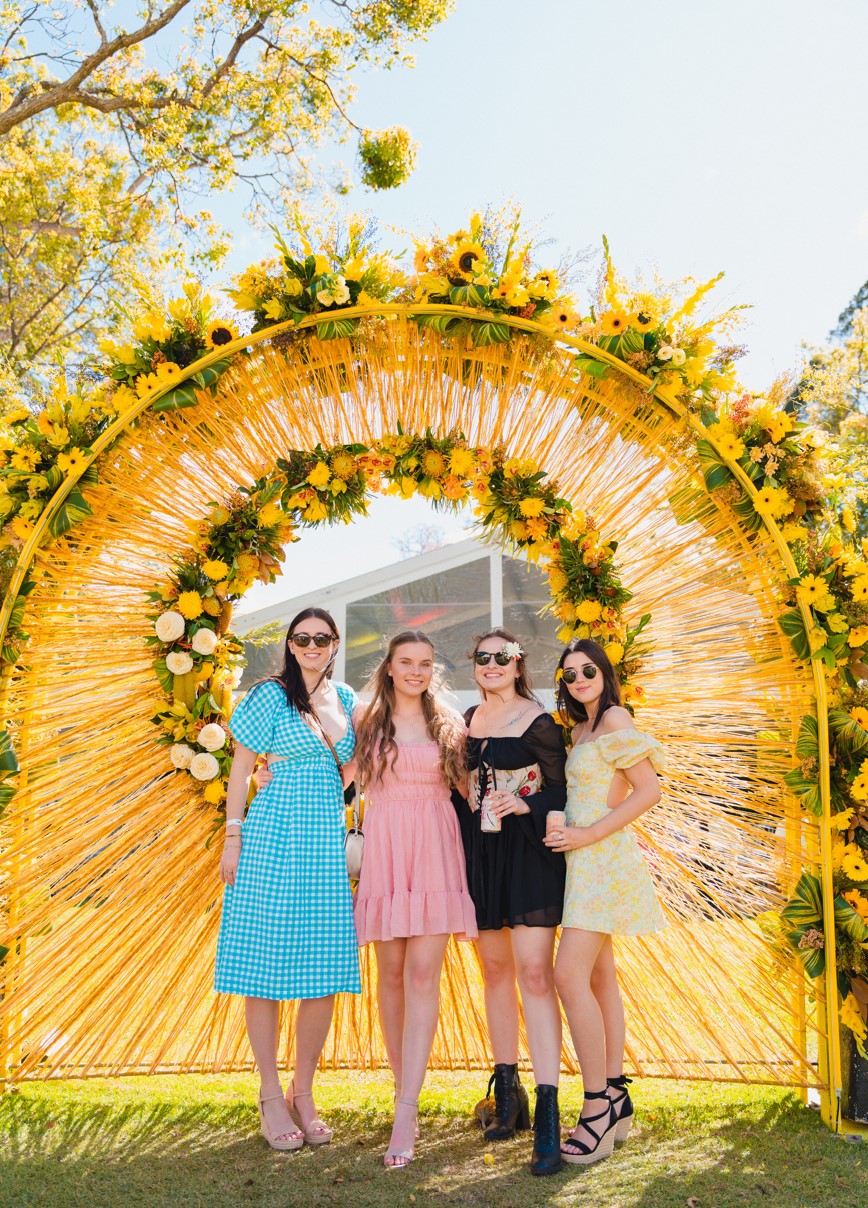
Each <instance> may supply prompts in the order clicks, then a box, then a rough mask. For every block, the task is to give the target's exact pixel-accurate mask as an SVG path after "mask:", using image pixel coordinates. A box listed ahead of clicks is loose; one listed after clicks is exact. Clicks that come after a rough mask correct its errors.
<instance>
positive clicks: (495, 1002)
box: [462, 628, 566, 1174]
mask: <svg viewBox="0 0 868 1208" xmlns="http://www.w3.org/2000/svg"><path fill="white" fill-rule="evenodd" d="M472 657H473V663H474V675H475V678H476V682H477V685H478V686H479V689H480V692H481V694H482V704H480V705H477V706H474V708H472V709H469V710H468V711H467V713H466V714H465V718H464V720H465V723H466V725H467V730H468V743H467V757H468V772H469V785H470V787H469V804H470V812H468V811H463V819H462V838H463V840H464V851H465V856H466V859H467V880H468V884H469V888H470V896H471V897H472V899H473V903H474V906H475V907H476V922H477V925H478V927H479V940H478V951H479V957H480V962H481V964H482V973H483V978H484V981H485V1012H486V1018H487V1020H488V1033H489V1036H490V1038H491V1046H492V1049H493V1051H494V1062H495V1066H494V1076H493V1079H492V1081H493V1084H494V1101H495V1112H494V1118H493V1119H492V1121H491V1123H490V1124H489V1125H488V1127H487V1128H486V1130H485V1137H486V1139H487V1140H491V1141H496V1140H501V1139H503V1138H506V1137H511V1136H512V1135H513V1134H514V1132H515V1130H516V1128H517V1127H519V1128H527V1127H528V1126H529V1123H530V1119H529V1110H528V1098H527V1092H526V1091H525V1089H524V1087H522V1085H521V1083H520V1082H519V1078H518V993H517V990H516V982H517V983H518V988H519V989H520V991H521V1001H522V1006H523V1007H524V1018H525V1024H526V1027H527V1036H528V1045H529V1047H530V1057H531V1062H532V1065H533V1072H534V1079H535V1082H536V1110H535V1113H534V1152H533V1160H532V1162H531V1170H532V1171H533V1173H534V1174H553V1173H554V1172H555V1171H557V1170H559V1169H560V1165H561V1159H560V1140H559V1131H558V1130H559V1117H558V1092H557V1087H558V1075H559V1072H560V1065H561V1014H560V1006H559V1004H558V999H557V994H556V992H555V984H554V973H553V964H554V943H555V932H556V929H557V927H558V924H559V923H560V921H561V912H562V910H563V903H564V882H565V878H566V864H565V861H564V858H563V857H562V856H561V855H560V854H559V853H557V852H553V851H550V850H549V848H547V847H546V846H545V845H544V844H543V838H544V837H545V832H546V815H547V813H548V811H549V810H562V809H563V808H564V804H565V802H566V774H565V770H564V765H565V761H566V751H565V748H564V741H563V737H562V734H561V731H560V728H559V727H558V726H557V724H556V723H555V721H554V720H553V718H552V717H551V716H550V715H549V714H548V713H546V712H545V710H544V709H543V707H542V705H541V704H540V703H539V701H538V700H537V699H536V697H535V696H534V695H533V692H532V691H531V686H530V680H529V677H528V673H527V668H526V666H525V661H524V657H523V651H522V648H521V644H520V643H519V642H518V640H517V639H516V638H515V637H514V635H513V634H511V633H509V631H508V630H506V629H501V628H495V629H490V630H489V631H488V632H487V633H484V634H482V636H481V637H479V638H477V640H476V644H475V646H474V649H473V656H472Z"/></svg>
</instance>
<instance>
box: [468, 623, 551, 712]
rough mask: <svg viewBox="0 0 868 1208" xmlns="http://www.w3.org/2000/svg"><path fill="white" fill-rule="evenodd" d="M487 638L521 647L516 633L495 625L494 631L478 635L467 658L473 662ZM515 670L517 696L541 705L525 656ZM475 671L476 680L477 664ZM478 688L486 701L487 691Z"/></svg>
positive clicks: (517, 662)
mask: <svg viewBox="0 0 868 1208" xmlns="http://www.w3.org/2000/svg"><path fill="white" fill-rule="evenodd" d="M486 638H503V641H504V644H506V643H507V642H515V644H516V645H517V646H521V642H520V641H519V640H518V638H517V637H516V636H515V634H514V633H510V631H509V630H508V629H504V628H503V627H502V626H501V625H495V626H494V628H493V629H486V631H485V633H480V634H477V636H476V637H475V638H474V639H473V649H472V650H471V651H470V654H469V655H468V656H467V657H468V658H469V659H470V660H471V661H472V660H473V656H474V655H475V654H476V652H477V650H478V649H479V647H480V646H481V645H482V643H483V642H484V641H485V640H486ZM522 649H523V647H522ZM515 669H516V672H517V674H516V677H515V691H516V695H517V696H523V697H524V699H525V700H532V701H536V703H537V704H540V703H541V702H540V700H539V698H538V697H537V696H536V695H535V694H534V690H533V682H532V680H531V678H530V672H529V671H528V669H527V660H526V659H525V657H524V655H522V657H521V658H520V659H516V661H515ZM473 671H474V679H475V678H476V665H475V664H474V667H473ZM476 686H477V688H479V691H480V692H481V693H482V698H483V700H484V699H485V689H484V688H480V687H479V684H478V683H477V685H476Z"/></svg>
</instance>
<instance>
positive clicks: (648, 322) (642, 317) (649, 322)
mask: <svg viewBox="0 0 868 1208" xmlns="http://www.w3.org/2000/svg"><path fill="white" fill-rule="evenodd" d="M629 322H630V326H631V327H633V328H634V329H635V330H636V331H641V332H643V333H644V332H646V331H650V330H651V328H652V327H653V326H654V320H653V319H652V318H651V316H650V315H649V314H648V313H647V312H646V311H644V310H637V311H636V312H635V313H634V314H632V315H630V320H629Z"/></svg>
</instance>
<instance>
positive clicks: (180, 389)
mask: <svg viewBox="0 0 868 1208" xmlns="http://www.w3.org/2000/svg"><path fill="white" fill-rule="evenodd" d="M231 364H232V358H231V357H227V358H226V359H225V360H223V361H215V362H214V364H213V365H209V366H208V367H207V368H206V369H200V371H199V372H198V373H194V374H193V376H192V377H191V378H188V379H187V381H186V382H182V383H181V385H180V386H176V387H175V388H174V389H173V390H169V391H168V393H166V394H164V395H163V396H162V398H159V399H157V401H156V402H155V403H152V404H151V410H152V411H180V410H181V408H182V407H195V406H196V402H197V399H196V391H197V389H198V390H208V389H212V388H213V386H214V384H215V382H216V381H217V379H218V378H219V377H220V376H221V375H222V374H224V373H225V372H226V370H227V369H228V368H229V366H230V365H231Z"/></svg>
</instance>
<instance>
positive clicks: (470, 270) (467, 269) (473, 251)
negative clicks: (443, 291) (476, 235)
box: [449, 239, 485, 281]
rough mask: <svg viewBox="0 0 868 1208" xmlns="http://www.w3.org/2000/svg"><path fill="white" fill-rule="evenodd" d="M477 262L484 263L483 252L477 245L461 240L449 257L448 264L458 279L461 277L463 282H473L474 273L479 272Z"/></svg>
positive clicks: (467, 240)
mask: <svg viewBox="0 0 868 1208" xmlns="http://www.w3.org/2000/svg"><path fill="white" fill-rule="evenodd" d="M478 262H481V263H484V262H485V252H484V250H483V249H482V248H481V247H480V245H479V244H478V243H471V241H470V240H469V239H462V240H461V242H460V243H459V244H458V246H457V247H456V249H455V251H454V252H453V253H452V255H451V256H450V257H449V264H450V267H451V268H452V270H453V272H455V273H456V274H457V275H458V276H459V277H463V278H464V280H465V281H472V280H473V274H474V272H478V271H479V270H478V268H477V267H476V265H477V263H478ZM481 263H480V267H481Z"/></svg>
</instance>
